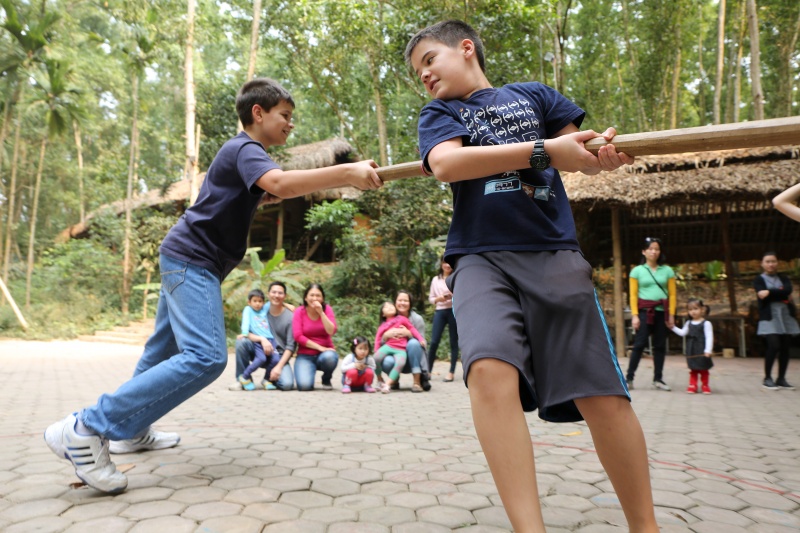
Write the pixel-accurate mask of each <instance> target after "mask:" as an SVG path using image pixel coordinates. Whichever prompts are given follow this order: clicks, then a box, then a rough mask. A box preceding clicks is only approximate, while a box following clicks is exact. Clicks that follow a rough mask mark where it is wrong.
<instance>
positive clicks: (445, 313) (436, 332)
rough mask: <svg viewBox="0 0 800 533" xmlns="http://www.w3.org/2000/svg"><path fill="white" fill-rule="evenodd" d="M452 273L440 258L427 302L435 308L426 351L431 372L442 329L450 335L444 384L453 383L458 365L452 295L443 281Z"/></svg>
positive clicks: (445, 262) (448, 265) (456, 331)
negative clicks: (428, 348)
mask: <svg viewBox="0 0 800 533" xmlns="http://www.w3.org/2000/svg"><path fill="white" fill-rule="evenodd" d="M452 273H453V267H451V266H450V264H449V263H448V262H447V261H445V260H444V256H442V259H441V262H440V263H439V274H437V275H436V276H434V278H433V279H432V280H431V291H430V294H429V295H428V301H429V302H430V303H431V304H432V305H435V306H436V310H435V311H434V312H433V331H432V332H431V347H430V350H429V351H428V368H429V369H430V370H431V371H432V370H433V363H434V361H436V350H438V348H439V342H440V341H441V340H442V334H443V333H444V327H445V326H447V329H448V332H449V334H450V372H448V373H447V377H445V378H444V381H445V382H446V383H449V382H451V381H453V378H454V374H455V371H456V363H458V329H456V315H454V314H453V293H451V292H450V289H448V288H447V284H446V283H445V280H446V279H447V277H448V276H449V275H450V274H452Z"/></svg>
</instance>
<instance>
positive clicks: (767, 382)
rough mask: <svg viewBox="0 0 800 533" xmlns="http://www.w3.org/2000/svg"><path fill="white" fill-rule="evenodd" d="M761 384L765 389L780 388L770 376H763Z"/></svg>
mask: <svg viewBox="0 0 800 533" xmlns="http://www.w3.org/2000/svg"><path fill="white" fill-rule="evenodd" d="M761 386H762V387H764V388H765V389H767V390H779V389H780V387H778V385H777V384H776V383H775V382H774V381H772V378H764V383H763V384H762V385H761Z"/></svg>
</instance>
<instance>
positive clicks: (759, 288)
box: [753, 252, 800, 390]
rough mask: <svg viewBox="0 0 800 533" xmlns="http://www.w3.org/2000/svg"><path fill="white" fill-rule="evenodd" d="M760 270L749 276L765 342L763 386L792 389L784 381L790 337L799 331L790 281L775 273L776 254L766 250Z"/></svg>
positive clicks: (760, 335) (760, 334)
mask: <svg viewBox="0 0 800 533" xmlns="http://www.w3.org/2000/svg"><path fill="white" fill-rule="evenodd" d="M761 268H763V269H764V272H763V273H762V274H761V275H760V276H758V277H756V279H755V280H753V288H754V289H755V291H756V296H758V330H757V331H756V334H757V335H758V336H759V337H763V339H764V341H765V343H766V345H767V353H766V354H765V356H764V388H765V389H770V390H778V389H789V390H794V387H792V386H791V385H790V384H789V382H788V381H786V370H787V369H788V368H789V341H790V337H792V336H794V335H800V327H798V325H797V320H796V319H795V317H796V316H797V309H796V308H795V306H794V302H792V283H791V282H790V281H789V278H788V277H786V276H785V275H783V274H778V256H777V255H775V252H767V253H765V254H764V255H763V256H762V258H761ZM776 357H777V358H778V381H773V380H772V365H773V363H775V358H776Z"/></svg>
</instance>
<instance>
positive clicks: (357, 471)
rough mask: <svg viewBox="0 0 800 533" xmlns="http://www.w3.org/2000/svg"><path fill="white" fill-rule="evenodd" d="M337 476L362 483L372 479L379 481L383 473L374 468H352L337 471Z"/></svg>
mask: <svg viewBox="0 0 800 533" xmlns="http://www.w3.org/2000/svg"><path fill="white" fill-rule="evenodd" d="M339 477H340V478H342V479H347V480H350V481H354V482H356V483H361V484H363V483H370V482H373V481H380V480H381V479H383V474H381V473H380V472H378V471H376V470H369V469H367V468H352V469H348V470H341V471H339Z"/></svg>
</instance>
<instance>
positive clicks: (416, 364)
mask: <svg viewBox="0 0 800 533" xmlns="http://www.w3.org/2000/svg"><path fill="white" fill-rule="evenodd" d="M406 352H407V353H408V359H407V360H406V364H405V366H403V368H402V369H401V371H400V373H401V374H419V373H420V372H422V367H421V366H420V363H421V361H422V358H423V356H424V354H423V352H422V345H421V344H420V343H419V341H418V340H417V339H408V344H407V345H406ZM382 368H383V371H384V372H385V373H387V374H388V373H389V372H391V371H392V369H393V368H394V356H391V355H387V356H386V357H384V358H383V365H382Z"/></svg>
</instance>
